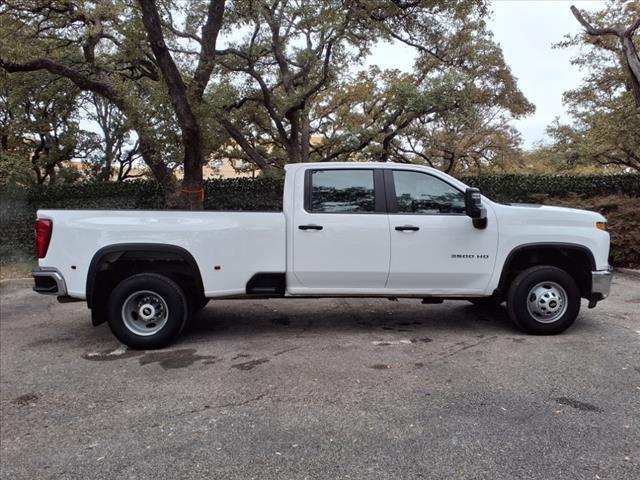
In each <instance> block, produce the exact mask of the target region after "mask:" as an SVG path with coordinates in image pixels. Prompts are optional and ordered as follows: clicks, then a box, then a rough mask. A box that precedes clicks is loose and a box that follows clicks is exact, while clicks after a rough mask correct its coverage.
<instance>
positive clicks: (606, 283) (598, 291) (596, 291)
mask: <svg viewBox="0 0 640 480" xmlns="http://www.w3.org/2000/svg"><path fill="white" fill-rule="evenodd" d="M612 280H613V271H612V269H611V268H608V269H606V270H596V271H593V272H591V298H590V299H589V308H593V307H595V306H596V303H598V302H599V301H600V300H604V299H605V298H607V297H608V296H609V293H610V292H611V282H612Z"/></svg>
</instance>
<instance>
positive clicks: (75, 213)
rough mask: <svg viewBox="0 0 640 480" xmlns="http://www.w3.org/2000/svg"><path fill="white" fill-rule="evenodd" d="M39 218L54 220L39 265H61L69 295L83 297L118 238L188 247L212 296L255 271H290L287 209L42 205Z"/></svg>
mask: <svg viewBox="0 0 640 480" xmlns="http://www.w3.org/2000/svg"><path fill="white" fill-rule="evenodd" d="M38 218H42V219H50V220H52V221H53V233H52V236H51V242H50V245H49V249H48V251H47V256H46V257H45V258H42V259H40V261H39V265H40V267H55V268H57V269H58V270H59V271H60V273H62V274H63V276H64V279H65V281H66V287H67V291H68V293H69V295H71V296H74V297H77V298H85V295H86V280H87V274H88V269H89V266H90V263H91V260H92V258H93V257H94V255H95V254H96V252H98V250H100V249H101V248H103V247H105V246H112V245H114V244H116V245H117V244H152V245H153V244H158V245H165V246H166V245H173V246H176V247H181V248H184V249H185V250H187V251H188V252H189V253H191V255H192V256H193V257H194V259H195V260H196V262H197V264H198V266H199V267H200V273H201V275H202V282H203V286H204V291H205V292H204V293H205V295H206V296H207V297H224V296H230V295H241V294H244V293H245V289H246V284H247V282H248V281H249V279H250V278H251V277H252V276H253V275H254V274H256V273H264V272H269V273H278V272H282V273H284V272H285V261H286V260H285V258H286V227H285V217H284V213H282V212H275V213H266V212H211V211H204V212H203V211H200V212H187V211H159V210H39V211H38ZM50 259H55V263H53V262H50V261H49V260H50Z"/></svg>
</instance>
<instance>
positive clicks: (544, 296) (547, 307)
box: [527, 282, 567, 323]
mask: <svg viewBox="0 0 640 480" xmlns="http://www.w3.org/2000/svg"><path fill="white" fill-rule="evenodd" d="M566 310H567V292H566V291H565V289H564V288H563V287H562V286H561V285H559V284H557V283H555V282H541V283H539V284H537V285H535V286H534V287H533V288H532V289H531V290H529V294H528V295H527V311H528V312H529V314H530V315H531V316H532V317H533V318H534V319H535V320H537V321H538V322H540V323H553V322H555V321H556V320H558V319H559V318H560V317H562V315H564V313H565V312H566Z"/></svg>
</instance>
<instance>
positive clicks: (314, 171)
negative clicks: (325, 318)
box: [287, 166, 391, 294]
mask: <svg viewBox="0 0 640 480" xmlns="http://www.w3.org/2000/svg"><path fill="white" fill-rule="evenodd" d="M298 173H299V175H304V192H300V191H298V190H297V189H298V186H299V185H301V184H302V181H300V180H301V179H297V181H296V192H295V198H296V202H295V206H294V214H293V225H292V226H291V228H292V229H293V232H292V238H293V245H292V246H291V248H292V260H293V262H292V263H293V265H292V270H293V277H294V278H291V279H289V280H288V281H287V285H288V289H289V291H290V292H292V293H326V294H330V293H357V292H358V291H362V292H363V293H364V292H365V291H371V290H374V289H384V286H385V283H386V281H387V276H388V273H389V252H390V241H391V240H390V233H389V220H388V216H387V214H386V210H385V209H386V203H385V195H384V177H383V172H382V170H381V169H376V168H358V167H356V166H354V167H353V168H351V167H348V168H343V167H342V168H335V167H334V168H331V167H327V168H310V169H308V170H301V171H299V172H298ZM303 194H304V195H303ZM303 196H304V201H300V200H301V199H302V198H303ZM290 280H291V281H290Z"/></svg>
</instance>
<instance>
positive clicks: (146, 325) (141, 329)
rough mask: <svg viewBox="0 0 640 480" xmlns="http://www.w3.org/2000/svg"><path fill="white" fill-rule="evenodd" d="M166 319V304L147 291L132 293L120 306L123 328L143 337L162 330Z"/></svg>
mask: <svg viewBox="0 0 640 480" xmlns="http://www.w3.org/2000/svg"><path fill="white" fill-rule="evenodd" d="M168 317H169V308H168V307H167V303H166V302H165V301H164V299H163V298H162V297H161V296H160V295H158V294H157V293H154V292H151V291H149V290H140V291H138V292H135V293H132V294H131V295H129V297H127V299H126V300H125V301H124V303H123V305H122V322H123V323H124V325H125V327H127V329H129V331H130V332H132V333H135V334H136V335H141V336H143V337H147V336H149V335H154V334H156V333H158V332H159V331H160V330H162V328H163V327H164V326H165V325H166V323H167V318H168Z"/></svg>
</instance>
